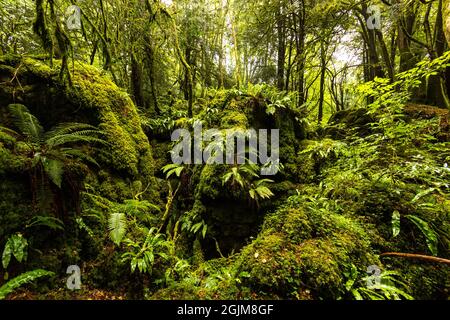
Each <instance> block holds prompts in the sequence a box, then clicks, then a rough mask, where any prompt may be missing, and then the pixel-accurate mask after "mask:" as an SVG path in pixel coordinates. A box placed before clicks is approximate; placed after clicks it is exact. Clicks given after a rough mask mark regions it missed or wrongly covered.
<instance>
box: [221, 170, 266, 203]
mask: <svg viewBox="0 0 450 320" xmlns="http://www.w3.org/2000/svg"><path fill="white" fill-rule="evenodd" d="M258 170H259V167H258V166H257V165H253V164H243V165H239V166H235V167H232V168H231V170H230V171H229V172H227V173H225V174H224V175H223V176H222V185H227V184H230V185H231V187H232V188H235V189H236V188H239V189H241V190H243V191H245V192H248V195H249V197H250V199H251V200H253V201H254V202H255V203H256V205H257V206H259V202H260V200H267V199H270V198H271V197H273V196H274V194H273V193H272V191H271V190H270V189H269V188H268V187H267V185H268V184H270V183H273V182H274V181H273V180H270V179H259V178H260V176H259V174H258V173H257V172H258Z"/></svg>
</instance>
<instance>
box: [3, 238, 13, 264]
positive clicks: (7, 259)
mask: <svg viewBox="0 0 450 320" xmlns="http://www.w3.org/2000/svg"><path fill="white" fill-rule="evenodd" d="M11 255H12V250H11V243H10V242H9V241H8V242H6V245H5V249H3V254H2V265H3V268H4V269H6V268H8V266H9V262H10V261H11Z"/></svg>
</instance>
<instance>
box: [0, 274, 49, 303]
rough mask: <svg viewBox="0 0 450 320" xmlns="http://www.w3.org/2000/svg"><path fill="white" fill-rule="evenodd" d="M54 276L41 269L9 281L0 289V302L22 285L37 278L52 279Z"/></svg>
mask: <svg viewBox="0 0 450 320" xmlns="http://www.w3.org/2000/svg"><path fill="white" fill-rule="evenodd" d="M54 275H55V274H54V273H53V272H49V271H45V270H41V269H37V270H33V271H28V272H25V273H23V274H21V275H20V276H18V277H16V278H14V279H11V280H9V281H8V282H7V283H5V284H4V285H3V286H1V287H0V300H3V299H5V298H6V296H7V295H8V294H10V293H12V292H13V291H14V290H15V289H17V288H19V287H21V286H23V285H24V284H27V283H30V282H33V281H35V280H37V279H39V278H43V277H52V276H54Z"/></svg>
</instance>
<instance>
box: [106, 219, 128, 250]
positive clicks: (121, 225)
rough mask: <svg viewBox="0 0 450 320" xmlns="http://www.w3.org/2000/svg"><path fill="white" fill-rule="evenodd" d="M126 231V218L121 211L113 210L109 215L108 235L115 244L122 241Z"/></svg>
mask: <svg viewBox="0 0 450 320" xmlns="http://www.w3.org/2000/svg"><path fill="white" fill-rule="evenodd" d="M126 231H127V220H126V217H125V214H124V213H122V212H114V213H112V214H111V215H110V217H109V235H110V237H111V240H112V241H113V242H114V243H115V244H116V245H118V246H119V245H120V244H121V243H122V240H123V237H124V236H125V233H126Z"/></svg>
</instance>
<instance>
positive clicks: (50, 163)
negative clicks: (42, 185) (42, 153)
mask: <svg viewBox="0 0 450 320" xmlns="http://www.w3.org/2000/svg"><path fill="white" fill-rule="evenodd" d="M42 166H43V167H44V171H45V173H47V175H48V177H49V178H50V180H51V181H52V182H53V183H54V184H56V185H57V186H58V187H59V188H61V183H62V179H63V174H64V164H63V163H62V162H61V161H59V160H56V159H49V158H43V159H42Z"/></svg>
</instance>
